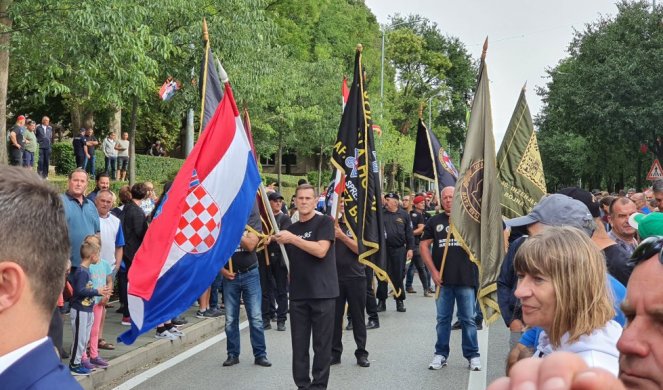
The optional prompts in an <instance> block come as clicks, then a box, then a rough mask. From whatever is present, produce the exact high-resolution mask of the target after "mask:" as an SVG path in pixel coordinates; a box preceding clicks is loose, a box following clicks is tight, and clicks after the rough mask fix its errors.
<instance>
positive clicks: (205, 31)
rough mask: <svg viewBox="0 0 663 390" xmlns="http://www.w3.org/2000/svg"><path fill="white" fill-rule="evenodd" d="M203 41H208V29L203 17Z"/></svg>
mask: <svg viewBox="0 0 663 390" xmlns="http://www.w3.org/2000/svg"><path fill="white" fill-rule="evenodd" d="M203 41H204V42H209V31H208V30H207V19H205V18H203Z"/></svg>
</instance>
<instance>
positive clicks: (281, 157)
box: [276, 133, 283, 191]
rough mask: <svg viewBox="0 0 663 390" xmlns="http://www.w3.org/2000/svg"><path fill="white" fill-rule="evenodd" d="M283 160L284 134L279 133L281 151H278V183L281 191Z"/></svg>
mask: <svg viewBox="0 0 663 390" xmlns="http://www.w3.org/2000/svg"><path fill="white" fill-rule="evenodd" d="M282 159H283V134H281V133H279V149H278V150H277V151H276V182H277V184H278V186H279V191H281V190H282V189H281V169H282V168H283V167H281V160H282Z"/></svg>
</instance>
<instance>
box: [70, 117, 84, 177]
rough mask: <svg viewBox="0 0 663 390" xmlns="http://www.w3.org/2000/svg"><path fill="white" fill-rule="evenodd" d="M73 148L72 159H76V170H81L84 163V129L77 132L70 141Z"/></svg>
mask: <svg viewBox="0 0 663 390" xmlns="http://www.w3.org/2000/svg"><path fill="white" fill-rule="evenodd" d="M71 144H72V146H73V148H74V157H75V158H76V168H83V163H84V162H85V127H82V128H81V130H80V131H79V132H78V136H76V137H74V139H72V140H71Z"/></svg>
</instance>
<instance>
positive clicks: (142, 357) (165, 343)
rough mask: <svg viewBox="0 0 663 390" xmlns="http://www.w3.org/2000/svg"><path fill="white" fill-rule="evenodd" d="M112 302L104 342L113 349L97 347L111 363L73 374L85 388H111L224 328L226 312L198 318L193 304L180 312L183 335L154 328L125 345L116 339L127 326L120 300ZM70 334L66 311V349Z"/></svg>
mask: <svg viewBox="0 0 663 390" xmlns="http://www.w3.org/2000/svg"><path fill="white" fill-rule="evenodd" d="M113 306H114V307H113V308H111V309H107V314H106V323H105V325H104V329H103V337H104V339H105V340H106V341H107V342H109V343H112V344H114V345H115V349H114V350H105V349H100V350H99V356H101V357H102V358H104V359H106V360H107V361H108V362H109V363H110V366H109V367H108V368H107V369H96V370H95V371H94V372H93V373H92V375H90V376H88V377H76V379H77V380H78V381H79V383H80V384H81V385H82V386H83V387H84V388H85V389H101V388H110V387H112V386H114V385H115V384H117V383H120V382H121V381H122V380H126V378H127V377H129V376H132V375H135V374H136V373H137V372H139V371H142V370H144V369H146V368H147V367H148V366H151V365H154V364H157V363H159V362H161V361H163V360H166V359H167V358H169V357H171V356H173V355H175V354H178V353H181V352H182V351H184V350H186V349H188V348H190V347H192V346H193V345H196V344H198V343H200V342H202V341H204V340H206V339H208V338H209V337H211V336H214V335H217V334H219V333H221V332H223V330H224V329H223V328H224V324H225V316H221V317H217V318H207V319H199V318H196V316H195V313H196V311H197V310H198V308H197V307H196V306H192V307H190V308H189V309H188V310H187V311H186V312H184V313H182V316H184V317H185V318H186V320H187V321H188V323H187V324H185V325H182V326H180V330H182V332H184V336H183V337H181V338H180V339H178V340H175V341H170V340H159V339H156V338H155V337H154V335H155V331H150V332H147V333H145V334H143V335H141V336H140V337H138V339H136V341H135V342H134V344H132V345H125V344H122V343H118V342H117V341H116V340H117V337H118V336H119V335H120V334H121V333H123V332H125V331H126V330H127V329H129V327H128V326H124V325H122V324H121V321H122V315H121V314H119V313H116V312H115V310H116V309H117V308H119V303H118V302H113ZM241 314H242V317H243V318H246V316H245V313H244V311H243V310H242V312H241ZM72 338H73V335H72V331H71V321H70V319H69V315H65V316H64V348H65V349H67V351H69V350H70V348H71V341H72ZM63 364H65V365H68V364H69V359H63Z"/></svg>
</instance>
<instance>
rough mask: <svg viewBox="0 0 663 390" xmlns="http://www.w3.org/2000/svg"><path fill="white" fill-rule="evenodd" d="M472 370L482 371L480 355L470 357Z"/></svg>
mask: <svg viewBox="0 0 663 390" xmlns="http://www.w3.org/2000/svg"><path fill="white" fill-rule="evenodd" d="M470 370H471V371H481V359H480V358H479V357H473V358H471V359H470Z"/></svg>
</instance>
